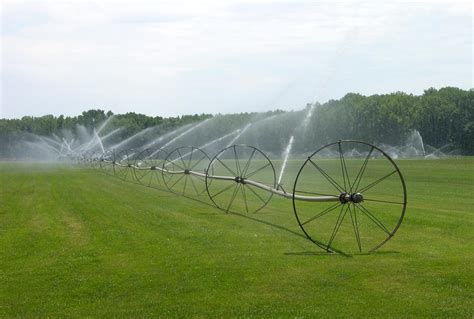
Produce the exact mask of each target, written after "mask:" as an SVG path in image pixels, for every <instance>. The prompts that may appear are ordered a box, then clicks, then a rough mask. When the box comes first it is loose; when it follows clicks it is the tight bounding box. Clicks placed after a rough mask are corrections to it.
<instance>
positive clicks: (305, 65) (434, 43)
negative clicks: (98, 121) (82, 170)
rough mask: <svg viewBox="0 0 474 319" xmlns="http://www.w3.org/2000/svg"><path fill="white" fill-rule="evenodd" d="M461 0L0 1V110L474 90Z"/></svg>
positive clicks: (269, 105)
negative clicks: (450, 87)
mask: <svg viewBox="0 0 474 319" xmlns="http://www.w3.org/2000/svg"><path fill="white" fill-rule="evenodd" d="M472 19H473V8H472V4H471V1H465V0H413V1H375V0H372V1H352V0H336V1H315V0H312V1H308V0H291V1H289V0H287V1H268V0H253V1H244V0H228V1H210V0H203V1H151V0H150V1H145V0H135V1H132V0H116V1H112V0H104V1H88V0H81V1H79V0H67V1H66V0H59V1H58V0H44V1H27V0H26V1H20V0H3V1H2V2H1V22H2V24H1V25H2V28H1V45H0V47H1V92H0V95H1V105H0V117H2V118H17V117H22V116H24V115H34V116H41V115H45V114H54V115H59V114H66V115H77V114H79V113H80V112H82V111H84V110H87V109H89V108H102V109H106V110H109V109H110V110H112V111H113V112H115V113H124V112H129V111H133V112H138V113H144V114H148V115H161V116H176V115H181V114H190V113H204V112H205V113H233V112H244V111H249V112H250V111H264V110H270V109H276V108H281V109H300V108H302V107H304V105H305V104H306V103H309V102H314V101H319V102H325V101H327V100H328V99H337V98H340V97H342V96H343V95H345V94H346V93H348V92H358V93H361V94H364V95H370V94H382V93H389V92H394V91H405V92H409V93H413V94H421V93H422V92H423V90H424V89H426V88H429V87H436V88H439V87H443V86H457V87H461V88H464V89H469V88H472V87H473V62H472V55H473V52H472V48H473V39H472V38H473V21H472Z"/></svg>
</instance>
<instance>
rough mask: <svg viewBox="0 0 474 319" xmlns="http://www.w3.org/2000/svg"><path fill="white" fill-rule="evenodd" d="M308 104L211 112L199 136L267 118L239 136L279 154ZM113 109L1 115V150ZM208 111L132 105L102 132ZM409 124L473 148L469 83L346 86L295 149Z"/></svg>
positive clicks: (398, 136) (172, 124)
mask: <svg viewBox="0 0 474 319" xmlns="http://www.w3.org/2000/svg"><path fill="white" fill-rule="evenodd" d="M309 107H310V105H307V107H306V109H305V110H302V111H298V112H284V111H275V112H267V113H264V114H257V113H254V114H249V113H240V114H230V115H216V116H214V117H219V121H215V124H214V125H213V127H212V130H208V131H207V132H202V133H200V134H201V136H200V140H201V141H202V140H206V139H212V138H215V136H219V134H222V135H223V134H226V133H228V132H229V130H231V129H236V128H239V127H242V126H243V125H245V123H248V122H249V121H255V120H256V119H262V118H265V117H273V118H274V119H273V120H272V121H267V122H268V123H266V125H260V127H259V129H258V132H257V133H258V134H253V135H249V136H245V137H243V138H244V140H245V141H244V142H248V143H252V144H254V145H258V144H261V141H265V145H266V149H267V150H268V151H273V152H275V153H277V152H280V151H281V150H282V149H284V147H285V145H286V144H287V142H288V138H289V136H290V135H292V134H297V133H298V129H301V127H302V122H303V121H304V120H303V119H304V117H305V115H306V114H307V109H308V108H309ZM112 114H113V113H112V112H111V111H108V112H105V111H103V110H89V111H86V112H83V113H82V114H81V115H79V116H75V117H65V116H63V115H61V116H59V117H55V116H53V115H45V116H42V117H31V116H25V117H23V118H21V119H11V120H8V119H0V145H1V149H0V157H3V158H5V157H7V158H8V157H12V154H13V153H14V150H15V149H16V148H17V144H18V143H17V142H18V141H20V140H22V139H24V138H27V136H28V135H29V134H36V135H42V136H51V135H53V134H54V135H57V136H60V137H61V136H62V135H64V134H65V132H72V134H73V135H74V134H77V130H78V126H79V125H81V126H83V127H85V128H88V129H90V130H91V129H92V128H93V127H97V126H99V125H100V123H102V122H103V121H105V120H106V119H107V118H108V117H110V116H111V115H112ZM275 115H277V116H275ZM211 117H213V115H210V114H201V115H197V114H196V115H185V116H181V117H171V118H162V117H160V116H157V117H150V116H146V115H143V114H136V113H133V112H130V113H126V114H120V115H115V116H114V117H113V118H112V120H111V122H110V123H109V125H107V129H106V130H104V133H106V132H107V131H111V130H113V129H114V128H118V127H121V128H123V129H122V130H121V131H120V132H119V133H118V134H117V136H115V139H116V140H123V139H125V138H127V137H129V136H131V135H133V134H135V133H137V132H140V131H142V130H143V129H145V128H149V127H155V129H154V130H153V134H158V135H159V134H163V133H165V132H168V131H170V130H172V129H174V128H177V127H180V126H182V125H185V124H189V123H192V122H198V121H202V120H204V119H207V118H211ZM412 130H418V131H419V132H420V134H421V136H422V137H423V140H424V142H425V143H426V144H429V145H431V146H432V147H435V148H439V147H442V146H444V145H450V146H451V147H452V148H453V149H457V150H459V153H461V154H465V155H472V154H474V143H473V141H474V90H472V89H471V90H462V89H458V88H453V87H446V88H442V89H439V90H436V89H433V88H430V89H428V90H426V91H425V92H424V94H423V95H421V96H415V95H412V94H406V93H403V92H396V93H391V94H384V95H372V96H363V95H360V94H354V93H349V94H347V95H346V96H344V97H343V98H341V99H340V100H330V101H328V102H327V103H324V104H317V105H316V107H315V109H314V112H313V115H312V117H311V118H310V120H309V122H308V127H307V128H306V129H305V130H304V132H299V133H298V134H297V136H299V138H297V139H296V143H295V150H296V151H300V152H306V151H309V150H311V149H314V146H315V145H320V144H322V143H325V142H330V141H335V140H339V139H360V140H365V141H368V142H375V143H385V144H390V145H400V144H401V143H403V142H404V141H405V139H406V136H407V134H409V132H410V131H412ZM216 134H217V135H216ZM202 135H206V136H202ZM207 135H208V136H207ZM194 138H198V137H196V136H194ZM191 142H192V141H191Z"/></svg>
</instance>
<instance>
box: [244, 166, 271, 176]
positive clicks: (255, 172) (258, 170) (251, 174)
mask: <svg viewBox="0 0 474 319" xmlns="http://www.w3.org/2000/svg"><path fill="white" fill-rule="evenodd" d="M268 166H270V163H267V164H266V165H265V166H262V167H260V168H259V169H257V170H256V171H253V172H252V173H250V174H248V175H247V176H245V177H244V178H249V177H251V176H253V175H255V174H257V173H258V172H260V171H261V170H263V169H265V168H267V167H268Z"/></svg>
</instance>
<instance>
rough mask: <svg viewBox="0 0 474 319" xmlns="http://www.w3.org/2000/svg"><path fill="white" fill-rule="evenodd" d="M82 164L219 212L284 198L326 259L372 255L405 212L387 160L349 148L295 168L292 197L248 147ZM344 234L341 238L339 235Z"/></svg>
mask: <svg viewBox="0 0 474 319" xmlns="http://www.w3.org/2000/svg"><path fill="white" fill-rule="evenodd" d="M80 162H82V163H85V164H87V165H91V166H92V167H94V168H97V169H100V170H102V171H105V172H108V173H109V174H112V175H115V176H117V177H119V178H122V179H125V180H134V181H135V182H138V183H140V184H142V185H145V186H149V187H160V186H163V185H164V186H165V187H166V188H167V189H168V190H169V191H171V192H172V193H175V194H180V195H187V196H206V195H207V196H208V197H209V199H210V200H211V202H212V203H213V204H214V205H215V206H216V207H218V208H219V209H221V210H223V211H225V212H231V211H233V209H235V207H237V206H238V205H240V207H239V208H238V209H240V210H244V211H245V212H246V213H256V212H258V211H260V210H261V209H262V208H264V207H265V206H266V205H267V204H268V203H269V201H270V200H271V199H272V197H273V196H279V197H282V198H286V199H288V200H291V201H292V203H293V212H294V215H295V217H296V221H297V223H298V225H299V227H300V228H301V230H302V232H303V233H304V235H305V236H306V237H307V238H308V239H309V240H310V241H312V242H313V243H314V244H316V245H317V246H318V247H320V248H322V249H324V250H325V251H327V252H339V253H347V252H349V253H350V252H352V251H354V252H357V253H362V252H373V251H375V250H377V249H378V248H380V247H381V246H382V245H384V244H385V243H386V242H387V241H389V240H390V239H391V238H392V237H393V236H394V235H395V233H396V232H397V230H398V229H399V227H400V225H401V223H402V221H403V217H404V215H405V211H406V206H407V191H406V185H405V181H404V178H403V176H402V173H401V172H400V170H399V168H398V166H397V165H396V164H395V162H394V161H393V159H392V158H391V157H390V156H389V155H388V154H386V153H385V152H384V151H383V150H382V149H380V148H379V147H377V146H375V145H372V144H370V143H366V142H361V141H355V140H341V141H337V142H334V143H330V144H327V145H325V146H322V147H320V148H319V149H317V150H316V151H314V152H313V153H312V154H310V155H309V156H307V157H306V158H305V159H304V160H303V162H302V164H301V165H300V166H299V168H298V167H296V169H297V172H298V173H297V175H296V178H295V179H294V183H293V186H292V189H291V190H285V189H284V188H283V186H282V185H281V184H280V180H281V176H280V178H279V179H277V176H276V174H275V167H274V165H273V163H272V161H271V160H270V158H269V157H268V156H267V155H266V154H264V152H262V151H261V150H260V149H258V148H256V147H253V146H249V145H241V144H236V145H231V146H228V147H226V148H224V149H222V150H220V151H219V152H218V153H217V154H216V155H215V156H214V157H212V158H211V157H210V156H209V155H208V154H206V152H204V151H203V150H202V149H200V148H196V147H193V146H186V147H179V148H176V149H174V150H172V151H171V152H166V151H165V150H164V149H161V148H154V149H150V148H147V149H145V150H141V151H139V152H134V151H133V150H124V151H121V152H118V153H115V152H112V151H105V152H102V153H99V154H91V153H86V154H84V155H83V156H81V157H80ZM282 169H283V168H282ZM223 194H227V196H224V195H223ZM344 221H345V223H344ZM343 228H344V229H345V234H346V235H341V234H340V233H341V229H343Z"/></svg>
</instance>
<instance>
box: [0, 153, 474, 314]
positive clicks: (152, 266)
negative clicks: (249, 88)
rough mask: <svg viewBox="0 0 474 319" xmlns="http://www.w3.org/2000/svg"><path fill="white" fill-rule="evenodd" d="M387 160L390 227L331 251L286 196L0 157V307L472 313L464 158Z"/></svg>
mask: <svg viewBox="0 0 474 319" xmlns="http://www.w3.org/2000/svg"><path fill="white" fill-rule="evenodd" d="M397 164H398V165H399V166H400V168H401V170H402V172H403V174H404V176H405V179H406V182H407V189H408V208H407V213H406V216H405V219H404V222H403V224H402V226H401V228H400V229H399V231H398V232H397V234H396V235H395V237H394V238H393V239H392V240H390V241H389V242H388V243H387V244H386V245H385V246H383V247H382V248H381V249H379V250H378V251H377V252H376V253H370V254H367V253H365V254H353V255H351V256H343V255H340V254H335V253H326V252H325V251H323V250H321V249H320V248H318V247H317V246H315V245H314V244H313V243H312V242H310V241H309V240H307V239H306V237H304V235H303V233H302V232H301V230H300V228H299V226H298V224H297V222H296V220H295V217H294V214H293V208H292V202H291V200H287V199H283V198H277V197H274V198H273V199H272V200H271V201H270V203H269V205H268V206H266V207H265V208H264V209H263V210H261V211H260V212H258V213H256V214H253V213H246V212H245V209H243V208H242V205H241V204H240V205H241V206H240V208H241V209H240V213H239V214H234V213H231V214H226V213H224V212H223V211H221V210H219V209H217V208H215V207H214V206H212V205H211V203H210V201H209V200H208V199H207V198H206V197H205V196H203V198H202V199H203V201H198V200H193V199H191V198H186V197H182V196H177V195H174V194H171V193H170V192H168V191H164V189H163V190H157V189H154V188H147V187H144V186H142V185H138V184H136V183H131V182H126V181H123V180H120V179H118V178H116V177H114V176H110V175H106V174H103V173H101V172H98V171H97V170H93V169H90V168H84V167H79V166H67V165H60V166H53V165H50V164H27V163H23V164H19V163H2V164H0V185H1V188H0V317H4V318H10V317H84V316H92V317H96V316H107V317H160V316H161V317H164V318H170V317H171V318H172V317H176V318H182V317H201V318H207V317H222V318H227V317H243V318H245V317H255V318H262V317H269V318H274V317H285V318H286V317H290V318H318V317H384V318H386V317H398V318H406V317H459V318H472V316H473V315H474V307H473V300H474V285H473V283H474V267H473V265H474V258H473V257H474V251H473V248H474V247H473V246H474V240H473V239H474V238H473V237H474V236H473V234H474V232H473V229H474V228H473V226H474V216H473V215H474V210H473V206H474V160H473V159H472V158H460V159H443V160H399V161H397ZM299 165H301V161H293V162H291V163H289V167H288V169H289V171H288V174H287V180H286V181H285V183H286V184H285V185H288V186H287V188H289V189H291V188H292V185H291V184H292V183H291V181H292V179H293V178H294V175H295V174H296V171H297V169H298V167H299ZM226 196H230V195H226ZM254 200H255V199H254Z"/></svg>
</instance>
